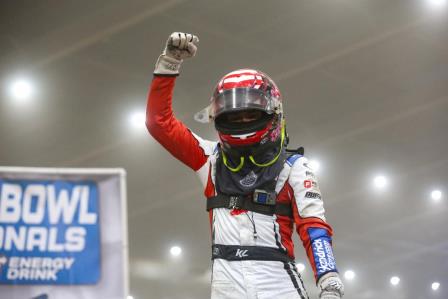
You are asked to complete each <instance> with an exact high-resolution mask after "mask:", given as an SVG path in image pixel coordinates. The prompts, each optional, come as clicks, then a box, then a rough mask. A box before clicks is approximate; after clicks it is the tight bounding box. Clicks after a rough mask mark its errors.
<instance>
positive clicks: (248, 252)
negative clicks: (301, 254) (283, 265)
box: [212, 244, 294, 263]
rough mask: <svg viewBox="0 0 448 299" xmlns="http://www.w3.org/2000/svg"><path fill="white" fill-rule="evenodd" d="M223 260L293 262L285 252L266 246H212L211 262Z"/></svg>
mask: <svg viewBox="0 0 448 299" xmlns="http://www.w3.org/2000/svg"><path fill="white" fill-rule="evenodd" d="M214 259H224V260H227V261H244V260H257V261H280V262H287V263H289V262H294V260H293V259H292V258H291V257H289V256H288V255H287V254H286V252H285V251H282V250H280V249H278V248H274V247H266V246H239V245H220V244H214V245H212V260H214Z"/></svg>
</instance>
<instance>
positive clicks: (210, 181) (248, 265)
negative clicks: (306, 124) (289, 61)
mask: <svg viewBox="0 0 448 299" xmlns="http://www.w3.org/2000/svg"><path fill="white" fill-rule="evenodd" d="M198 42H199V39H198V38H197V37H196V36H194V35H192V34H186V33H181V32H175V33H173V34H171V35H170V36H169V38H168V41H167V43H166V47H165V49H164V51H163V53H162V54H161V55H160V56H159V58H158V60H157V63H156V67H155V71H154V78H153V81H152V83H151V86H150V91H149V96H148V103H147V116H146V125H147V128H148V130H149V132H150V134H151V135H152V136H153V137H154V138H155V139H156V140H157V141H158V142H159V143H160V144H161V145H162V146H163V147H164V148H165V149H166V150H168V151H169V152H170V153H171V154H172V155H173V156H174V157H176V158H177V159H179V160H180V161H181V162H183V163H184V164H185V165H186V166H188V167H189V168H191V169H192V170H193V171H195V172H196V174H197V175H198V176H199V179H200V181H201V182H202V185H203V187H204V195H205V197H206V204H205V203H204V206H206V208H207V211H208V212H209V217H210V226H211V231H212V261H213V264H212V291H211V298H212V299H224V298H229V299H233V298H235V299H242V298H248V299H255V298H258V299H272V298H277V299H293V298H294V299H296V298H300V299H304V298H309V297H308V294H307V292H306V290H305V288H304V286H303V282H302V279H301V276H300V274H299V273H298V271H297V269H296V266H295V262H294V244H293V242H292V233H293V228H294V225H295V226H296V230H297V233H298V234H299V236H300V239H301V240H302V242H303V246H304V248H305V250H306V253H307V256H308V259H309V262H310V264H311V266H312V269H313V271H314V274H315V279H316V282H317V286H318V288H319V298H321V299H337V298H342V296H343V294H344V286H343V284H342V281H341V279H340V278H339V274H338V271H337V268H336V264H335V259H334V256H333V250H332V229H331V227H330V225H329V224H328V223H327V222H326V221H325V216H324V208H323V202H322V198H321V193H320V190H319V187H318V184H317V181H316V177H315V174H314V173H313V170H312V169H311V168H310V167H309V165H308V161H307V159H306V158H305V157H303V155H302V154H303V152H300V151H296V152H294V153H291V152H289V151H288V150H286V145H287V141H288V138H287V135H286V129H285V117H284V114H283V108H282V98H281V94H280V91H279V89H278V88H277V86H276V84H275V83H274V81H272V79H271V78H269V77H268V76H267V75H266V74H264V73H262V72H260V71H257V70H252V69H241V70H237V71H233V72H231V73H229V74H227V75H225V76H224V77H223V78H222V79H221V80H219V82H218V84H217V85H216V87H215V89H214V91H213V94H212V97H211V103H210V105H209V106H208V107H207V108H205V109H204V110H202V111H201V112H199V113H198V114H197V115H196V116H195V118H196V120H199V121H201V122H208V121H211V122H213V123H214V126H215V128H216V130H217V132H218V135H219V141H217V142H216V141H208V140H204V139H202V138H200V137H199V136H197V135H196V134H194V133H192V132H191V131H190V130H189V129H188V128H187V127H186V126H185V125H184V124H183V123H182V122H181V121H179V120H178V119H177V118H176V117H175V116H174V113H173V110H172V97H173V89H174V85H175V81H176V78H177V76H178V75H179V68H180V66H181V64H182V62H183V60H184V59H186V58H190V57H193V56H195V54H196V50H197V44H198Z"/></svg>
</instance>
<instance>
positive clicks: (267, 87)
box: [195, 69, 284, 148]
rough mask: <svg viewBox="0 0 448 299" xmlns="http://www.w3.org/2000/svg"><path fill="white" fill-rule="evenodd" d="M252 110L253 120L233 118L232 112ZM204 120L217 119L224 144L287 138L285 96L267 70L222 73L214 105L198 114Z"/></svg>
mask: <svg viewBox="0 0 448 299" xmlns="http://www.w3.org/2000/svg"><path fill="white" fill-rule="evenodd" d="M241 112H249V113H251V115H252V117H251V118H250V120H249V121H245V122H233V121H232V115H237V114H238V113H241ZM195 119H196V120H197V121H200V122H209V121H214V123H215V128H216V130H217V131H218V135H219V139H220V141H221V143H222V145H223V147H224V148H244V147H249V146H257V145H264V144H273V143H276V144H277V143H278V142H279V141H280V139H283V134H284V128H283V126H284V124H283V108H282V97H281V94H280V91H279V89H278V87H277V85H276V84H275V83H274V81H273V80H272V79H271V78H270V77H269V76H268V75H266V74H265V73H263V72H261V71H258V70H253V69H240V70H236V71H233V72H231V73H228V74H227V75H225V76H224V77H222V78H221V79H220V80H219V81H218V84H217V85H216V87H215V89H214V91H213V94H212V97H211V98H210V105H209V106H208V107H207V108H205V109H204V110H202V111H200V112H199V113H197V114H196V115H195Z"/></svg>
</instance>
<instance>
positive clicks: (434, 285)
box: [431, 282, 440, 291]
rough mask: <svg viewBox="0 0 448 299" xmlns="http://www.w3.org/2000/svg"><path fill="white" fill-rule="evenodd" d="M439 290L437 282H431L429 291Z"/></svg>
mask: <svg viewBox="0 0 448 299" xmlns="http://www.w3.org/2000/svg"><path fill="white" fill-rule="evenodd" d="M439 288H440V283H438V282H433V283H432V284H431V289H432V290H433V291H437V290H438V289H439Z"/></svg>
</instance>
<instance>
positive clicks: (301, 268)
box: [296, 263, 305, 273]
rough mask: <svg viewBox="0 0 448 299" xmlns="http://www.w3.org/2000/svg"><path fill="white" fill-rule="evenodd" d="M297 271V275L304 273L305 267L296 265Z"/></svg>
mask: <svg viewBox="0 0 448 299" xmlns="http://www.w3.org/2000/svg"><path fill="white" fill-rule="evenodd" d="M296 266H297V271H299V273H302V272H303V271H305V265H304V264H302V263H298V264H297V265H296Z"/></svg>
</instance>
